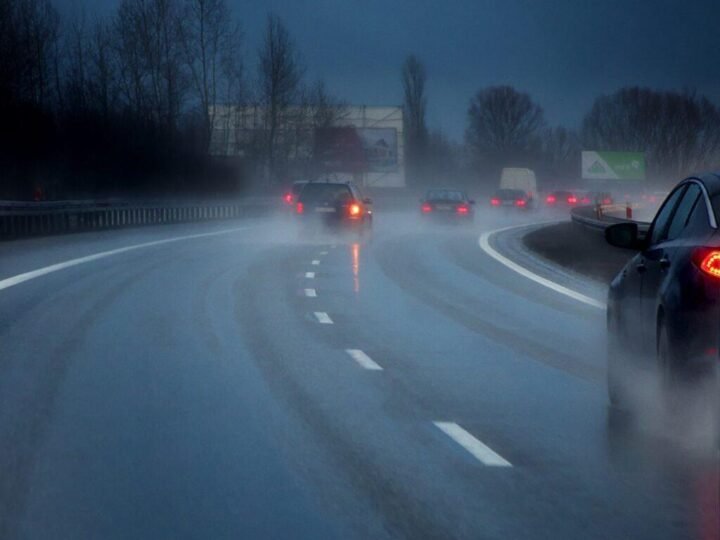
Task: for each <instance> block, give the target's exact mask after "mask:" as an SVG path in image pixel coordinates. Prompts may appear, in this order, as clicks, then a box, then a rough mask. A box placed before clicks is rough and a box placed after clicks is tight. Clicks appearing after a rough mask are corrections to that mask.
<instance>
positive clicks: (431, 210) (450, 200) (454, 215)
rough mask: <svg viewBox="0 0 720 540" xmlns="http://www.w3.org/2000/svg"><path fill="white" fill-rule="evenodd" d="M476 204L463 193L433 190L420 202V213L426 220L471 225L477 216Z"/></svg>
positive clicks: (449, 190)
mask: <svg viewBox="0 0 720 540" xmlns="http://www.w3.org/2000/svg"><path fill="white" fill-rule="evenodd" d="M474 204H475V201H473V200H472V199H469V198H468V196H467V195H466V194H465V192H463V191H458V190H452V189H431V190H430V191H428V192H427V194H426V195H425V197H424V198H423V199H422V200H421V201H420V213H421V214H422V215H423V216H425V217H426V218H434V219H439V220H443V221H458V222H461V223H469V222H472V220H473V218H474V216H475V212H474V210H473V205H474Z"/></svg>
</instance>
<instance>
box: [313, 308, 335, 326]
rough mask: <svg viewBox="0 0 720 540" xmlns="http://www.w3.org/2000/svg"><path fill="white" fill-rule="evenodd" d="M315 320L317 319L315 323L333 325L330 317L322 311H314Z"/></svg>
mask: <svg viewBox="0 0 720 540" xmlns="http://www.w3.org/2000/svg"><path fill="white" fill-rule="evenodd" d="M315 318H316V319H317V322H319V323H320V324H332V323H333V321H332V319H331V318H330V315H328V314H327V313H325V312H324V311H316V312H315Z"/></svg>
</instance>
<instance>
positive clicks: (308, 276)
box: [305, 272, 315, 279]
mask: <svg viewBox="0 0 720 540" xmlns="http://www.w3.org/2000/svg"><path fill="white" fill-rule="evenodd" d="M305 277H306V278H307V279H315V272H305Z"/></svg>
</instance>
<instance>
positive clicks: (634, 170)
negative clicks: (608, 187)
mask: <svg viewBox="0 0 720 540" xmlns="http://www.w3.org/2000/svg"><path fill="white" fill-rule="evenodd" d="M582 177H583V179H585V180H645V154H644V153H642V152H594V151H583V153H582Z"/></svg>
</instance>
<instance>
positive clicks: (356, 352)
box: [345, 349, 382, 371]
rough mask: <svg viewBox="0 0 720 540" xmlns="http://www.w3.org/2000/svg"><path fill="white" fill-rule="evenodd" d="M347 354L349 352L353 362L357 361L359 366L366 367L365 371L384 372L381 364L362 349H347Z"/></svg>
mask: <svg viewBox="0 0 720 540" xmlns="http://www.w3.org/2000/svg"><path fill="white" fill-rule="evenodd" d="M345 352H347V353H348V354H349V355H350V356H351V357H352V358H353V360H355V361H356V362H357V363H358V364H360V366H362V367H364V368H365V369H370V370H374V371H382V367H380V365H379V364H377V363H376V362H375V361H374V360H373V359H372V358H370V357H369V356H368V355H367V354H365V353H364V352H362V351H361V350H360V349H345Z"/></svg>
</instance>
